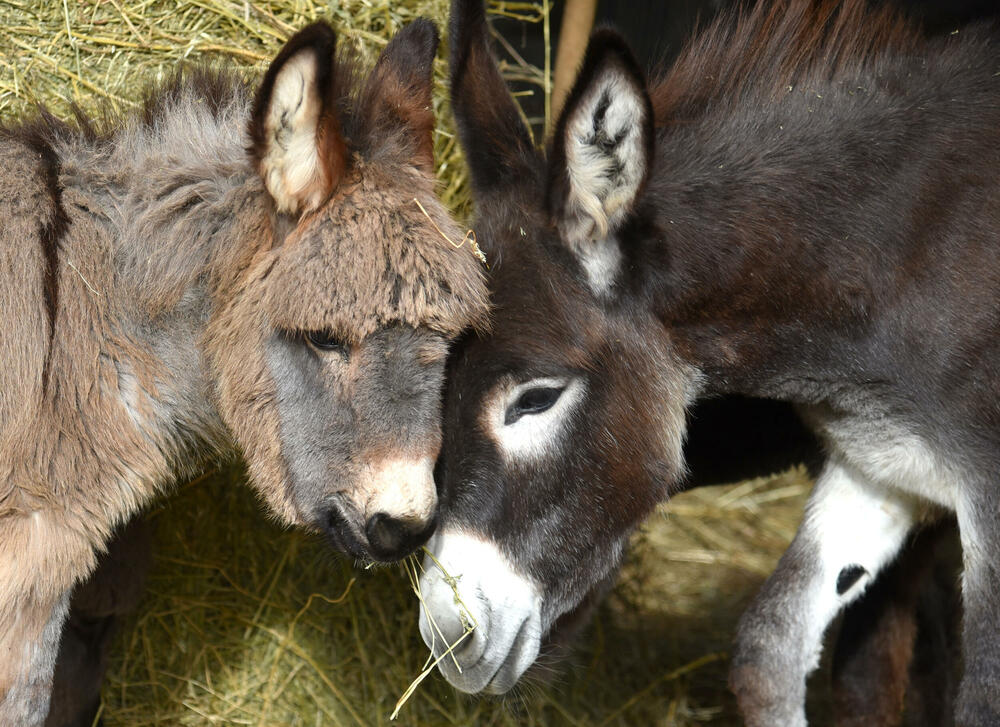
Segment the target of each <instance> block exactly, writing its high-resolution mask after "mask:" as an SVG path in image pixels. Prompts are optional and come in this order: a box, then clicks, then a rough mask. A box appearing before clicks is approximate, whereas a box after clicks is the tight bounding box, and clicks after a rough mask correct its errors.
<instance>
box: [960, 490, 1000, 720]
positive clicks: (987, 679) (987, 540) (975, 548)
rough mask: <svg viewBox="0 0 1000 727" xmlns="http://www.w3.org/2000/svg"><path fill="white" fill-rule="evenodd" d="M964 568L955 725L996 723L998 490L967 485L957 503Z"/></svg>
mask: <svg viewBox="0 0 1000 727" xmlns="http://www.w3.org/2000/svg"><path fill="white" fill-rule="evenodd" d="M957 511H958V528H959V534H960V536H961V539H962V555H963V559H964V563H965V570H964V573H963V577H962V600H963V604H964V607H965V612H964V620H963V624H962V655H963V657H964V663H965V673H964V675H963V676H962V683H961V686H960V687H959V692H958V705H957V709H956V719H955V723H956V724H957V725H959V726H960V727H986V725H991V726H994V727H995V725H998V724H1000V490H998V489H997V488H996V487H995V486H994V487H992V488H991V489H988V490H987V489H985V488H974V487H969V488H966V489H965V490H963V492H962V493H961V495H960V497H959V502H958V508H957Z"/></svg>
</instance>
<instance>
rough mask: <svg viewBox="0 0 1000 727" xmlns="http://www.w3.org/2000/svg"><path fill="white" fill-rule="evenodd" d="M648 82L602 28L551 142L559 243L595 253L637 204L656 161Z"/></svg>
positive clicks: (551, 196) (551, 195)
mask: <svg viewBox="0 0 1000 727" xmlns="http://www.w3.org/2000/svg"><path fill="white" fill-rule="evenodd" d="M653 133H654V132H653V108H652V104H651V102H650V98H649V93H648V91H647V89H646V80H645V76H644V75H643V73H642V71H641V70H640V68H639V65H638V64H637V63H636V61H635V59H634V58H633V56H632V53H631V52H630V51H629V48H628V45H627V44H626V43H625V41H624V40H623V39H622V38H621V36H619V35H618V34H617V33H615V32H613V31H610V30H599V31H597V32H596V33H595V34H594V35H593V36H592V37H591V39H590V44H589V45H588V47H587V53H586V56H585V57H584V60H583V66H582V68H581V69H580V74H579V76H578V77H577V80H576V83H575V85H574V86H573V90H572V91H571V92H570V96H569V98H568V100H567V101H566V106H565V108H564V110H563V113H562V115H561V116H560V118H559V123H558V125H557V126H556V131H555V135H554V136H553V139H552V150H551V153H550V166H549V174H550V177H549V189H548V207H549V213H550V214H551V216H552V219H553V221H554V222H555V224H556V225H557V226H558V228H559V231H560V234H561V235H562V238H563V240H564V242H566V243H567V244H568V245H569V246H570V248H571V249H573V250H574V251H576V252H577V253H578V254H579V253H581V252H584V251H586V252H588V253H592V252H594V250H592V248H593V247H594V245H595V244H596V245H598V246H600V245H601V244H602V243H604V242H605V241H607V243H608V244H615V243H614V241H611V240H608V238H609V236H610V235H611V234H612V233H614V232H615V230H616V229H617V228H618V227H619V226H620V225H621V224H622V222H623V221H624V220H625V218H626V217H627V216H628V213H629V212H630V211H631V210H632V208H633V206H634V205H635V201H636V199H637V198H638V196H639V193H640V192H641V190H642V188H643V186H644V184H645V182H646V178H647V176H648V175H649V170H650V167H651V166H652V161H653Z"/></svg>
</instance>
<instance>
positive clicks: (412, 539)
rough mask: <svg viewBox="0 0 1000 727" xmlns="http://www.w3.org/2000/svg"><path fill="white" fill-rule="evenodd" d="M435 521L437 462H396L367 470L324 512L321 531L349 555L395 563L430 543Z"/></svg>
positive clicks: (334, 499) (428, 460) (385, 461)
mask: <svg viewBox="0 0 1000 727" xmlns="http://www.w3.org/2000/svg"><path fill="white" fill-rule="evenodd" d="M436 516H437V489H436V487H435V485H434V477H433V460H432V459H431V458H430V457H421V458H418V459H412V460H403V459H391V460H383V461H380V462H376V463H371V464H368V465H365V466H364V467H363V468H362V470H361V472H360V473H359V476H358V478H357V480H356V481H355V483H354V486H353V487H352V488H351V489H349V490H346V491H341V492H339V493H338V494H337V495H336V496H335V497H334V498H333V499H332V500H331V501H330V502H328V504H327V505H326V506H325V507H324V509H323V511H322V512H321V514H320V527H321V529H322V530H324V531H325V532H326V533H327V534H328V535H329V536H330V538H331V540H332V541H333V543H334V545H335V546H336V547H337V548H338V549H340V550H343V551H344V552H346V553H347V554H348V555H351V556H353V557H355V558H358V559H360V560H374V561H379V562H382V563H391V562H394V561H397V560H400V559H401V558H405V557H406V556H407V555H409V554H410V553H412V552H413V551H414V550H416V549H417V548H419V547H420V546H421V545H423V544H424V543H425V542H426V541H427V539H428V538H429V537H430V536H431V533H433V532H434V527H435V524H436Z"/></svg>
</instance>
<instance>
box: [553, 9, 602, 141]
mask: <svg viewBox="0 0 1000 727" xmlns="http://www.w3.org/2000/svg"><path fill="white" fill-rule="evenodd" d="M596 14H597V0H566V7H565V9H564V10H563V19H562V26H561V27H560V29H559V49H558V50H557V51H556V67H555V73H554V75H555V80H554V82H553V85H552V123H555V120H556V119H557V118H559V112H560V111H561V110H562V107H563V104H564V103H565V102H566V97H567V96H568V95H569V90H570V89H571V88H572V87H573V81H575V80H576V74H577V71H579V70H580V64H581V63H583V54H584V52H585V51H586V50H587V41H588V40H589V39H590V31H591V30H592V29H593V27H594V16H595V15H596Z"/></svg>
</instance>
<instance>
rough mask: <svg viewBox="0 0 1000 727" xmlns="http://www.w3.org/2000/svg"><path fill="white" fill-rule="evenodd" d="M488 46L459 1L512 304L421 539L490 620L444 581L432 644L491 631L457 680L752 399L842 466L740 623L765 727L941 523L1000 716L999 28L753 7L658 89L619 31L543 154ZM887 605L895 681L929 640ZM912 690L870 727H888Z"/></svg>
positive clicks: (469, 98) (463, 123) (799, 714)
mask: <svg viewBox="0 0 1000 727" xmlns="http://www.w3.org/2000/svg"><path fill="white" fill-rule="evenodd" d="M488 43H489V34H488V31H487V27H486V21H485V13H484V10H483V4H482V2H481V1H480V0H455V2H454V3H453V5H452V32H451V44H452V49H451V51H452V52H451V69H452V101H453V108H454V109H455V114H456V118H457V120H458V127H459V131H460V137H461V140H462V143H463V146H464V148H465V149H466V151H467V153H468V158H469V163H470V167H471V171H472V174H471V177H472V180H473V185H474V188H475V193H476V197H477V203H478V209H477V213H478V214H477V217H478V219H477V221H476V229H477V232H478V234H479V239H480V242H481V243H482V244H483V246H484V249H486V250H487V251H488V253H490V254H491V255H492V259H493V260H494V261H495V263H494V265H493V268H492V270H491V285H492V288H493V296H494V302H495V305H496V310H497V315H496V316H495V319H494V322H493V328H492V330H491V333H490V335H489V336H485V337H472V336H470V337H468V338H467V339H465V341H464V343H463V345H462V346H461V347H459V348H458V349H456V352H455V355H454V358H453V364H452V365H451V367H450V368H449V384H448V391H447V394H446V399H445V424H446V426H445V443H444V446H443V448H442V457H441V460H440V463H439V474H440V482H441V500H442V511H441V512H442V514H441V524H440V527H439V528H438V530H437V531H436V533H435V535H434V536H433V538H432V540H431V541H430V545H429V547H430V550H431V552H432V553H433V555H434V557H435V558H436V559H437V561H439V562H441V563H442V564H443V565H444V566H445V568H446V569H447V571H448V572H449V573H450V574H452V575H453V576H456V577H458V576H461V577H462V581H461V583H462V587H463V593H464V594H466V595H464V597H463V600H464V603H463V606H464V607H465V608H466V609H467V610H469V611H470V612H471V613H469V614H467V613H464V612H462V611H459V609H458V607H456V605H455V600H454V597H453V595H452V594H451V590H450V588H449V587H448V584H447V583H446V582H444V581H443V579H442V577H441V576H440V575H438V574H437V573H436V572H434V570H433V569H430V568H429V569H428V570H427V573H426V574H425V575H424V576H423V580H422V586H423V594H424V598H425V603H426V604H427V607H428V610H429V611H430V614H429V615H428V614H422V616H421V626H422V631H423V633H424V638H425V640H426V641H427V642H428V644H429V645H432V648H435V647H436V648H437V650H438V651H439V652H440V651H441V648H440V644H441V639H440V638H437V639H435V638H433V637H434V636H435V633H436V631H437V629H438V628H439V629H440V630H441V631H443V632H444V635H445V637H446V640H451V641H453V640H454V638H455V637H457V636H458V635H460V634H461V633H462V625H463V618H464V619H465V620H466V621H467V620H468V618H469V617H470V616H471V617H472V618H474V619H475V620H476V621H477V623H479V624H480V627H479V628H477V629H476V631H475V632H473V635H472V636H471V637H470V638H468V639H466V640H465V641H464V642H463V644H462V646H461V648H460V649H458V650H456V651H455V652H453V653H452V654H451V656H450V657H449V659H445V660H442V661H441V662H440V664H439V668H440V669H441V670H442V671H443V672H444V673H445V675H446V676H447V678H448V679H449V680H450V681H451V682H452V683H453V684H455V685H456V686H457V687H459V688H461V689H463V690H465V691H469V692H478V691H482V690H485V691H489V692H494V693H498V692H504V691H506V690H508V689H510V688H511V687H512V686H513V685H514V684H515V683H516V682H517V680H518V679H519V677H520V676H521V674H523V673H524V671H525V670H526V669H527V668H529V667H530V665H531V664H532V663H533V662H534V661H535V658H536V657H537V655H538V653H539V650H540V649H541V648H543V646H544V645H546V644H548V643H551V642H552V641H554V640H558V639H559V638H560V637H561V636H563V635H565V634H566V633H567V632H568V631H569V630H571V628H572V626H574V625H577V624H579V623H580V622H581V620H582V619H583V618H584V617H585V616H586V614H587V610H588V609H589V607H590V606H592V604H593V603H594V602H595V600H596V598H597V597H598V596H600V594H601V592H602V590H603V589H604V588H605V587H606V586H607V584H608V582H609V581H610V580H611V579H612V578H613V576H614V573H615V571H616V569H617V566H618V564H619V562H620V560H621V554H622V552H623V550H624V548H625V545H626V543H627V538H628V535H629V534H630V533H631V531H632V530H633V528H634V527H635V526H636V525H637V524H638V523H639V522H641V520H642V519H643V518H644V517H646V516H647V515H648V514H649V513H650V511H651V510H652V509H653V507H654V506H655V505H656V503H657V502H659V501H660V500H662V499H663V498H664V497H665V496H667V495H668V494H669V493H670V492H671V491H672V489H674V488H675V487H676V485H677V484H678V480H679V476H680V475H682V474H683V470H684V462H683V459H682V447H681V444H682V440H683V436H684V433H685V429H686V407H687V406H688V404H690V403H691V402H693V401H694V400H696V399H698V398H710V397H714V396H721V395H732V394H740V395H744V396H751V397H758V398H766V399H773V400H779V401H785V402H788V403H790V404H792V405H794V406H795V407H796V408H797V409H798V411H799V412H800V413H801V414H803V415H804V419H805V421H806V423H807V424H808V425H809V427H810V428H811V429H812V431H813V432H814V433H815V434H816V435H817V436H818V437H819V438H820V440H821V441H822V442H823V445H824V449H825V450H826V454H827V458H826V463H825V466H824V468H823V471H822V473H821V474H820V476H819V478H818V480H817V484H816V488H815V490H814V492H813V495H812V496H811V498H810V501H809V504H808V507H807V511H806V515H805V519H804V520H803V524H802V526H801V528H800V530H799V532H798V534H797V536H796V538H795V540H794V542H793V543H792V545H791V547H790V548H789V550H788V552H787V553H786V554H785V556H784V557H783V558H782V560H781V562H780V564H779V566H778V568H777V570H776V572H775V574H774V575H773V576H772V577H771V578H770V579H769V580H768V582H767V583H766V584H765V586H764V587H763V589H762V590H761V593H760V594H759V596H758V597H757V600H756V601H755V603H754V604H753V605H752V606H751V608H750V609H749V610H748V612H747V614H746V615H745V616H744V617H743V619H742V620H741V623H740V626H739V633H738V636H737V645H736V649H735V651H734V655H733V664H732V673H731V682H730V683H731V686H732V688H733V690H734V692H735V693H736V696H737V700H738V702H739V705H740V709H741V711H742V712H743V715H744V717H745V719H746V722H747V724H748V725H754V726H759V727H775V726H776V725H781V726H782V727H801V726H802V725H804V724H805V723H806V713H805V692H806V677H807V675H808V674H809V672H810V671H812V669H813V668H814V667H815V666H816V664H817V662H818V657H819V655H820V652H821V649H822V639H823V635H824V632H825V631H826V629H827V626H828V624H829V623H830V622H831V620H832V619H833V618H834V617H835V616H836V615H837V614H838V613H839V612H840V611H841V610H843V609H844V608H846V607H848V606H849V605H851V604H852V603H855V602H857V599H858V598H859V597H861V596H862V594H864V593H865V591H866V590H867V589H868V587H869V586H870V585H871V584H872V583H873V582H874V581H875V579H876V578H877V577H878V575H879V573H880V572H881V571H883V570H884V569H885V568H886V567H887V566H890V564H891V563H892V562H893V561H894V559H895V558H896V556H897V554H899V553H900V551H901V550H904V549H906V548H907V547H908V546H909V545H910V544H911V543H912V542H913V539H914V536H915V534H916V533H918V532H919V531H921V529H923V528H926V527H927V526H928V524H930V523H935V522H938V521H940V520H942V519H943V518H944V517H945V516H946V515H947V513H949V512H951V513H954V515H955V517H956V519H957V523H958V529H959V531H960V539H961V545H962V555H963V560H964V573H963V579H962V581H963V582H962V591H963V593H962V601H963V604H962V605H963V608H964V617H963V620H964V623H963V634H962V659H963V666H964V676H963V678H962V681H961V686H960V688H959V690H958V694H957V697H956V700H955V709H954V711H955V717H956V722H957V723H958V724H961V725H964V726H966V727H971V726H973V725H975V726H977V727H979V726H983V727H985V726H986V725H991V726H992V725H996V724H1000V639H998V634H1000V606H998V603H1000V601H998V593H1000V566H998V563H1000V527H998V522H997V518H998V513H1000V488H998V483H997V481H996V472H997V471H998V470H1000V408H998V405H997V401H998V397H1000V369H998V366H997V361H998V360H1000V344H998V342H1000V265H998V263H997V255H996V252H997V246H998V242H1000V178H998V175H997V170H998V169H1000V75H998V70H1000V28H997V27H979V28H966V29H964V30H963V31H962V32H961V33H958V34H956V35H950V36H947V37H944V38H937V39H931V40H925V39H922V38H921V37H920V36H919V35H918V34H917V33H916V32H914V31H913V30H911V29H909V28H908V27H907V26H906V25H905V24H903V23H902V22H901V21H899V19H898V18H896V17H895V16H894V15H892V14H891V13H889V12H888V11H873V10H871V9H869V8H868V7H867V3H865V2H864V0H851V1H850V2H820V3H815V2H811V0H776V1H775V2H773V3H771V2H759V3H757V4H756V5H755V6H754V7H752V8H749V9H746V10H744V11H737V12H734V13H732V14H729V15H726V16H724V17H723V18H722V19H721V20H720V21H719V22H717V23H715V24H713V25H712V26H710V27H709V28H708V29H707V30H706V31H705V32H704V33H703V34H701V35H700V37H699V38H698V39H696V40H695V41H694V42H693V43H692V45H691V46H690V47H689V48H688V50H686V51H685V52H684V53H682V55H681V56H680V58H679V60H678V61H677V62H676V64H675V65H674V66H673V68H672V69H671V70H670V71H669V72H668V73H667V74H666V75H665V76H664V77H663V78H662V79H660V81H659V82H658V83H655V84H653V85H648V84H647V82H646V79H645V77H644V74H643V73H642V72H641V69H639V68H638V67H637V65H636V63H635V61H634V59H633V58H632V55H631V53H630V52H629V50H628V47H627V45H626V44H625V42H624V41H623V40H622V39H621V38H620V37H618V36H617V35H616V34H614V33H613V32H611V31H607V30H605V31H601V32H599V33H597V34H595V36H594V37H593V38H592V40H591V44H590V48H589V50H588V53H587V57H586V59H585V60H584V63H583V67H582V69H581V72H580V76H579V80H578V81H577V85H576V86H575V88H574V91H573V93H572V94H571V95H570V97H569V99H568V100H567V103H566V107H565V109H564V111H563V114H562V117H561V118H560V121H559V124H558V125H557V128H556V132H555V134H554V137H553V143H552V148H551V151H550V154H549V155H548V157H547V158H542V157H541V155H540V154H538V153H537V152H536V150H535V149H534V148H533V147H532V144H531V140H530V137H529V135H528V132H527V129H526V128H525V127H524V125H523V123H522V121H521V120H520V117H519V116H518V113H517V108H516V106H515V104H514V103H513V101H512V100H511V98H510V94H509V93H508V91H507V89H506V87H505V84H504V82H503V80H502V78H501V76H500V74H499V72H498V70H497V68H496V63H495V61H494V60H493V58H492V56H491V53H490V51H489V45H488ZM538 311H544V313H545V314H544V316H540V315H538ZM931 540H933V537H931ZM920 549H921V548H917V549H916V550H915V551H913V552H919V550H920ZM923 550H924V551H925V552H926V553H929V552H930V551H932V550H933V548H929V547H926V548H923ZM924 557H925V558H927V557H929V556H924ZM910 565H913V564H912V563H911V564H910ZM903 570H904V571H906V570H908V569H905V568H904V569H903ZM923 570H930V569H923ZM920 571H921V569H919V568H915V569H913V570H911V571H910V572H911V573H913V574H916V577H918V578H919V577H920ZM890 575H891V574H890ZM900 580H901V578H900V577H899V576H892V577H891V578H890V581H889V582H890V583H897V584H898V583H899V582H900ZM896 596H897V598H898V600H899V608H900V609H901V611H902V610H906V609H910V610H911V611H912V607H913V601H914V600H915V598H916V596H915V595H914V594H907V593H905V592H897V594H896ZM893 610H894V609H893V608H892V607H891V606H890V608H889V611H883V612H882V614H881V616H879V620H880V621H881V623H882V624H884V625H885V626H886V627H887V628H891V629H893V630H894V631H896V632H897V635H893V634H891V633H889V634H886V638H885V641H886V642H893V641H894V642H896V647H893V646H892V645H891V644H879V643H877V642H872V643H870V646H871V648H872V649H873V650H874V651H881V652H882V653H883V656H885V657H888V658H887V661H886V662H885V663H884V664H883V666H884V667H886V668H885V669H884V670H883V673H885V674H886V675H888V677H889V678H891V679H893V680H897V682H898V680H899V679H900V678H901V677H902V676H905V666H906V662H907V661H908V656H909V645H907V644H905V642H906V641H907V640H908V639H912V629H913V627H914V625H913V623H912V621H909V622H908V617H906V615H905V614H903V613H902V612H901V611H900V612H898V613H896V614H894V613H893V612H892V611H893ZM432 619H433V623H434V625H435V626H436V627H437V628H436V629H431V628H429V622H430V621H431V620H432ZM908 631H909V632H910V633H911V636H907V635H906V633H905V632H908ZM862 635H863V634H862ZM911 643H912V642H911ZM897 647H899V648H898V650H897ZM904 647H905V648H904ZM894 650H895V653H892V652H893V651H894ZM848 666H849V665H848ZM855 686H857V685H855ZM897 686H898V683H897V684H894V685H891V687H892V688H891V689H889V690H885V691H886V692H887V693H888V694H889V695H890V696H889V699H887V700H885V702H884V703H883V704H879V705H875V707H876V713H875V714H873V715H872V716H871V718H870V719H868V720H866V721H864V723H865V724H878V723H879V722H882V723H884V724H895V723H898V718H899V711H900V708H901V707H902V704H901V701H902V700H901V698H900V697H899V696H898V695H900V694H901V693H902V692H901V691H900V690H898V689H897ZM941 691H942V692H946V691H948V690H947V689H942V690H941ZM857 693H858V695H859V696H860V697H861V698H863V694H864V692H863V690H858V691H857ZM891 702H895V704H892V703H891Z"/></svg>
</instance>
